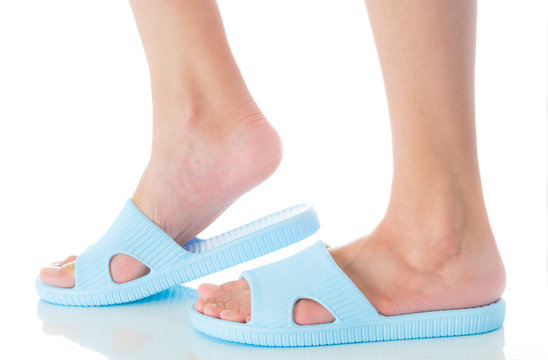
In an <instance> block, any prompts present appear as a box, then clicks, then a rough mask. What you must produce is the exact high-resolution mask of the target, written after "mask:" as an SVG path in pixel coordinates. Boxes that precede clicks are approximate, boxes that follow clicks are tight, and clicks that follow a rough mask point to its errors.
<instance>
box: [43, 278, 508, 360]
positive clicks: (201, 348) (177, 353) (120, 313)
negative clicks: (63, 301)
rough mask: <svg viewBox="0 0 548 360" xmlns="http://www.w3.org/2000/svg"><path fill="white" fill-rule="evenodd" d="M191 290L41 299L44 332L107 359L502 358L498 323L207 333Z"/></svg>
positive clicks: (501, 340) (182, 288)
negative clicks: (452, 328)
mask: <svg viewBox="0 0 548 360" xmlns="http://www.w3.org/2000/svg"><path fill="white" fill-rule="evenodd" d="M195 299H196V291H195V290H194V289H190V288H186V287H182V286H181V287H175V288H172V289H170V290H167V291H164V292H162V293H160V294H157V295H155V296H152V297H150V298H147V299H143V300H140V301H137V302H134V303H130V304H125V305H117V306H107V307H94V308H76V307H63V306H57V305H52V304H48V303H45V302H42V301H40V302H39V303H38V309H37V312H38V318H39V319H40V320H42V321H43V322H44V324H43V331H44V333H46V334H48V335H61V336H64V337H65V338H67V339H68V340H71V341H75V342H77V343H78V344H79V345H80V346H82V347H84V348H88V349H91V350H93V351H96V352H98V353H100V354H102V355H105V356H107V357H108V358H110V359H153V358H154V359H201V360H205V359H215V360H218V359H233V358H234V359H236V358H237V359H242V360H245V359H267V360H268V359H279V358H284V360H293V359H295V360H297V359H298V360H301V359H305V360H306V359H313V360H323V359H337V358H340V359H348V360H352V359H360V360H361V359H369V358H370V359H410V360H413V359H444V360H451V359H459V360H460V359H473V360H484V359H485V360H487V359H489V360H502V359H504V352H503V346H504V332H503V330H502V329H500V330H498V331H495V332H492V333H489V334H483V335H477V336H466V337H453V338H441V339H426V340H406V341H391V342H379V343H367V344H349V345H337V346H322V347H314V348H287V349H284V348H262V347H255V346H247V345H239V344H232V343H228V342H222V341H218V340H215V339H213V338H209V337H206V336H204V335H202V334H200V333H197V332H196V331H194V330H193V329H192V328H191V327H190V325H189V323H188V308H189V306H192V303H193V302H194V300H195Z"/></svg>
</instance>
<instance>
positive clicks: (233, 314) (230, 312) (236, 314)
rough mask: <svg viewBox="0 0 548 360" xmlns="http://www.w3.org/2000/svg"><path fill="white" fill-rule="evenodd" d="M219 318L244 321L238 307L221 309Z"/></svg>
mask: <svg viewBox="0 0 548 360" xmlns="http://www.w3.org/2000/svg"><path fill="white" fill-rule="evenodd" d="M220 318H221V319H222V320H227V321H234V322H244V321H245V316H244V315H243V314H242V313H241V312H240V309H225V310H223V311H221V314H220Z"/></svg>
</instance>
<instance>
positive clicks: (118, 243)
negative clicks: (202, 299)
mask: <svg viewBox="0 0 548 360" xmlns="http://www.w3.org/2000/svg"><path fill="white" fill-rule="evenodd" d="M319 226H320V225H319V221H318V218H317V216H316V212H315V211H314V209H313V208H312V207H311V206H310V205H297V206H294V207H291V208H288V209H285V210H282V211H279V212H277V213H274V214H272V215H269V216H266V217H264V218H261V219H259V220H256V221H254V222H252V223H249V224H247V225H244V226H242V227H239V228H237V229H234V230H231V231H229V232H226V233H224V234H221V235H218V236H215V237H212V238H209V239H198V238H195V239H193V240H191V241H190V242H188V243H187V244H185V245H184V246H183V247H181V246H179V245H178V244H177V243H176V242H175V241H174V240H173V239H171V238H170V237H169V236H168V235H167V234H166V233H165V232H164V231H163V230H162V229H160V228H159V227H158V226H157V225H156V224H154V222H152V221H151V220H150V219H149V218H147V217H146V216H145V215H144V214H143V213H142V212H141V211H140V210H139V209H138V208H137V206H136V205H135V204H134V203H133V201H131V200H128V201H127V203H126V205H125V207H124V208H123V210H122V212H121V213H120V215H118V217H117V218H116V220H115V221H114V223H113V224H112V226H111V227H110V229H109V230H108V231H107V233H106V234H105V235H104V236H103V238H101V240H99V241H98V242H97V243H95V244H92V245H90V246H89V247H88V248H87V249H86V250H85V251H84V253H83V254H81V255H80V256H78V258H77V259H76V263H75V281H76V285H75V286H74V287H73V288H70V289H68V288H59V287H54V286H49V285H46V284H44V283H42V282H41V281H40V278H38V279H36V290H37V292H38V295H39V296H40V297H41V298H42V299H43V300H45V301H48V302H51V303H55V304H60V305H73V306H97V305H111V304H120V303H126V302H130V301H134V300H138V299H141V298H144V297H147V296H150V295H153V294H156V293H159V292H161V291H163V290H166V289H168V288H170V287H172V286H174V285H179V284H183V283H185V282H187V281H190V280H194V279H196V278H199V277H201V276H205V275H209V274H212V273H214V272H217V271H219V270H223V269H226V268H228V267H230V266H233V265H237V264H240V263H242V262H245V261H248V260H251V259H254V258H256V257H259V256H262V255H265V254H268V253H270V252H272V251H275V250H278V249H281V248H283V247H285V246H288V245H291V244H293V243H295V242H297V241H300V240H302V239H305V238H307V237H309V236H310V235H312V234H313V233H315V232H316V231H317V230H318V228H319ZM117 254H127V255H130V256H132V257H134V258H135V259H137V260H139V261H140V262H142V263H143V264H145V265H146V266H148V268H149V269H150V272H149V273H148V274H147V275H144V276H142V277H140V278H138V279H135V280H132V281H128V282H126V283H122V284H118V283H115V282H114V281H113V280H112V278H111V276H110V260H111V259H112V257H113V256H115V255H117Z"/></svg>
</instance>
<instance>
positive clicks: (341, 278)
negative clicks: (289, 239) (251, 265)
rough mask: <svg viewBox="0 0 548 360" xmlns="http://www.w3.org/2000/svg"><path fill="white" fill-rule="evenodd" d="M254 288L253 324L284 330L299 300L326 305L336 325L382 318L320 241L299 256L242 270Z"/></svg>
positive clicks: (252, 302)
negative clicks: (308, 300) (310, 300)
mask: <svg viewBox="0 0 548 360" xmlns="http://www.w3.org/2000/svg"><path fill="white" fill-rule="evenodd" d="M241 277H243V278H245V279H246V280H247V282H248V283H249V287H250V290H251V322H250V324H249V325H250V326H254V327H261V328H267V329H282V328H287V327H295V326H300V325H297V324H296V323H295V322H294V321H293V307H294V305H295V302H297V300H299V299H312V300H314V301H317V302H318V303H320V304H321V305H323V306H324V307H325V308H326V309H327V310H328V311H329V312H331V314H333V316H334V317H335V322H334V323H337V324H345V325H351V324H353V323H361V324H363V323H364V322H365V321H369V320H372V319H378V318H379V317H383V316H382V315H380V314H379V313H378V312H377V311H376V310H375V308H374V307H373V306H372V305H371V304H370V302H369V301H368V300H367V298H365V296H364V295H363V294H362V293H361V292H360V290H359V289H358V288H357V287H356V286H355V285H354V283H353V282H352V281H351V280H350V279H349V278H348V277H347V276H346V274H345V273H344V272H343V271H342V270H341V269H340V268H339V267H338V266H337V264H336V263H335V261H334V260H333V258H332V257H331V255H329V253H328V252H327V250H326V248H325V245H324V244H323V243H322V242H321V241H318V242H316V243H315V244H313V245H312V246H310V247H308V248H307V249H305V250H303V251H301V252H299V253H297V254H296V255H294V256H292V257H289V258H286V259H284V260H281V261H279V262H275V263H272V264H269V265H266V266H262V267H259V268H257V269H254V270H250V271H246V272H244V273H242V276H241Z"/></svg>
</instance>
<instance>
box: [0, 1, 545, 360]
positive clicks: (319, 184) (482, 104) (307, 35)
mask: <svg viewBox="0 0 548 360" xmlns="http://www.w3.org/2000/svg"><path fill="white" fill-rule="evenodd" d="M151 1H152V0H151ZM220 7H221V10H222V14H223V17H224V21H225V25H226V29H227V33H228V36H229V40H230V44H231V46H232V49H233V52H234V54H235V56H236V59H237V61H238V64H239V65H240V66H241V69H242V72H243V74H244V77H245V78H246V80H247V83H248V86H249V88H250V89H251V90H252V93H253V95H254V97H255V99H256V101H257V102H258V104H259V105H260V106H261V108H262V109H263V111H264V112H265V114H266V115H267V117H268V118H269V119H271V121H272V123H273V124H274V126H275V127H276V128H277V129H278V131H279V132H280V134H281V136H282V139H283V143H284V148H285V158H284V160H283V163H282V165H281V167H280V168H279V170H278V171H277V173H276V174H275V175H274V176H272V178H270V179H269V180H267V181H266V182H265V183H264V184H262V185H261V186H259V187H258V188H256V189H254V190H253V191H251V192H249V193H248V194H246V195H245V196H243V197H242V198H241V199H240V200H238V201H237V202H236V203H235V204H234V205H233V206H232V207H231V208H230V209H229V210H228V211H226V213H225V214H224V215H222V217H221V218H219V219H218V221H217V222H216V223H214V224H213V225H212V226H211V227H210V228H209V229H208V230H206V234H205V235H213V234H215V233H218V232H219V231H223V230H227V229H230V228H232V227H235V226H237V225H239V224H241V223H244V222H247V221H249V220H253V219H255V218H257V217H259V216H262V215H266V214H268V213H270V212H272V211H275V210H278V209H281V208H284V207H287V206H290V205H293V204H297V203H301V202H311V203H313V204H315V206H316V209H317V211H318V213H319V216H320V220H321V221H322V229H321V230H320V232H319V233H318V234H317V235H315V236H314V237H313V240H314V239H322V240H325V241H326V242H327V243H329V244H331V245H339V244H344V243H345V242H347V241H349V240H352V239H355V238H357V237H359V236H361V235H363V234H365V233H367V232H369V231H370V230H372V228H373V227H374V226H375V225H376V223H377V222H378V221H379V220H380V218H381V216H382V214H383V213H384V210H385V207H386V204H387V199H388V195H389V187H390V178H391V166H392V165H391V145H390V129H389V123H388V115H387V109H386V101H385V98H384V89H383V84H382V79H381V74H380V69H379V65H378V60H377V57H376V53H375V48H374V44H373V38H372V35H371V31H370V28H369V23H368V20H367V14H366V11H365V6H364V4H363V3H362V2H361V1H359V0H352V1H351V0H346V1H334V0H332V1H313V0H299V1H288V0H284V1H268V0H245V1H244V0H233V1H228V0H222V1H221V2H220ZM547 7H548V6H547V4H546V3H545V2H543V1H540V0H539V1H533V0H524V1H519V2H518V1H480V4H479V20H478V47H477V117H478V120H477V131H478V143H479V157H480V164H481V171H482V177H483V184H484V192H485V198H486V202H487V207H488V211H489V214H490V219H491V223H492V226H493V229H494V232H495V236H496V237H497V240H498V244H499V246H500V250H501V252H502V255H503V258H504V261H505V264H506V267H507V273H508V285H507V291H506V294H505V298H506V300H507V303H508V312H507V320H506V323H505V328H504V337H505V340H506V346H505V347H504V352H505V354H506V358H508V359H535V358H546V356H548V350H547V349H546V345H545V343H544V342H545V341H546V339H547V337H548V330H547V329H546V323H547V321H548V314H547V311H546V309H545V308H546V306H548V295H547V263H546V258H547V203H546V199H547V192H546V189H547V126H546V125H547V122H546V107H547V104H546V99H547V91H546V84H547V72H546V69H547V56H546V52H547V37H546V35H547V30H548V27H547V16H546V14H547V13H548V9H547ZM189 51H192V50H191V49H189ZM150 137H151V104H150V89H149V83H148V70H147V66H146V61H145V57H144V53H143V51H142V48H141V44H140V40H139V38H138V34H137V30H136V27H135V24H134V21H133V17H132V14H131V11H130V8H129V5H128V4H127V3H126V2H125V1H111V0H97V1H93V2H89V1H88V2H83V1H74V0H71V1H69V0H59V1H32V0H26V1H25V0H21V1H10V0H3V1H2V2H0V156H1V162H0V167H1V168H0V169H1V170H0V174H1V175H0V201H1V205H0V229H1V231H2V235H1V242H0V247H1V249H0V256H1V258H0V259H1V260H2V264H3V270H2V275H1V278H0V279H1V281H2V287H3V290H2V293H1V295H0V304H1V305H0V319H1V320H2V321H1V326H0V329H1V330H0V331H1V337H0V343H1V344H2V345H0V357H1V358H6V359H12V358H13V359H18V358H30V357H31V356H40V357H41V358H44V359H50V358H51V359H53V358H68V357H69V356H72V357H74V358H80V359H81V358H97V357H100V356H104V355H100V354H99V353H100V351H93V350H89V349H85V348H83V347H80V346H79V345H78V343H77V342H72V341H68V340H67V339H65V338H63V337H62V336H57V337H55V336H48V335H45V334H44V332H43V331H42V321H40V320H39V319H38V318H37V316H36V306H37V303H38V297H37V295H36V294H35V291H34V284H33V282H34V278H35V276H36V275H37V273H38V270H39V268H40V267H41V266H42V265H44V264H47V263H49V262H51V261H54V260H59V259H62V258H64V257H65V256H67V255H69V254H72V253H74V254H78V253H79V252H80V251H82V250H83V249H84V248H85V247H86V246H87V245H88V244H89V243H91V242H93V241H95V240H96V239H98V238H99V237H100V236H101V235H102V234H103V232H104V231H105V230H106V229H107V228H108V226H109V225H110V223H111V221H112V220H113V219H114V217H115V216H116V214H117V213H118V212H119V210H120V209H121V207H122V205H123V203H124V201H125V200H126V199H127V198H128V197H130V196H131V194H132V191H133V189H134V187H135V186H136V184H137V181H138V179H139V176H140V173H141V172H142V170H143V169H144V167H145V165H146V162H147V160H148V154H149V146H150ZM299 246H301V247H302V246H304V245H302V244H301V245H299ZM299 246H297V247H294V248H291V249H288V250H286V251H285V252H282V254H274V255H273V256H271V257H268V258H266V259H265V258H263V259H258V260H257V261H254V262H252V263H249V264H246V265H244V266H239V267H236V268H233V269H230V270H228V271H225V272H223V273H220V274H217V275H214V276H211V277H210V278H208V279H205V280H207V281H216V282H218V281H223V280H228V279H232V278H234V277H236V276H237V275H238V273H239V272H240V271H241V270H242V269H245V268H248V267H251V266H256V265H258V264H261V263H264V262H265V261H271V260H272V259H275V258H279V257H280V256H285V255H287V254H288V253H290V252H293V251H295V249H296V248H298V247H299ZM196 284H197V282H194V283H192V284H191V285H196ZM466 341H467V340H466ZM80 342H81V340H80ZM214 343H215V342H211V344H214ZM458 344H460V343H458ZM212 346H213V345H212ZM457 346H459V347H462V346H465V347H466V346H467V345H466V343H464V345H462V344H460V345H457ZM394 347H397V345H394ZM392 348H393V347H387V349H388V350H387V352H386V353H383V354H385V355H384V358H390V356H391V355H390V349H392ZM335 349H336V348H335ZM360 349H362V348H360ZM363 349H366V348H363ZM311 351H312V350H311ZM325 351H330V352H329V353H328V354H330V355H329V356H337V355H338V354H339V352H338V351H339V350H325ZM341 351H342V350H341ZM447 351H448V353H450V350H449V348H448V350H447ZM236 354H237V351H236ZM341 354H342V353H341ZM386 354H388V355H386ZM194 355H195V356H196V357H198V355H196V354H194ZM256 355H257V356H262V355H264V354H262V355H261V353H260V352H259V353H257V354H256ZM377 355H378V354H377ZM326 356H327V355H326ZM341 356H342V355H341ZM381 358H382V357H381Z"/></svg>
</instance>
